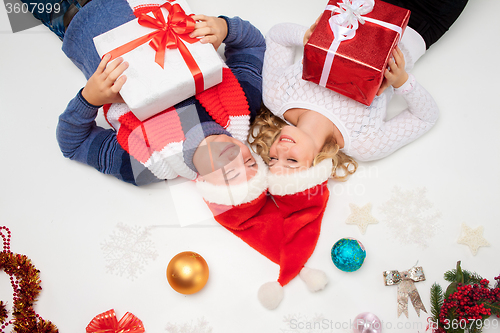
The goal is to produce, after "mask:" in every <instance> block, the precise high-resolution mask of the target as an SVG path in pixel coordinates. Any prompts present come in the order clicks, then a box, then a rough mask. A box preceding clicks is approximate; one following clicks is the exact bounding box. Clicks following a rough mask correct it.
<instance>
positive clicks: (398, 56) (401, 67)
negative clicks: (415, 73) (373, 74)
mask: <svg viewBox="0 0 500 333" xmlns="http://www.w3.org/2000/svg"><path fill="white" fill-rule="evenodd" d="M392 55H393V57H394V60H395V61H394V60H393V59H392V58H391V59H389V68H390V70H389V69H386V70H385V72H384V77H385V78H384V81H383V82H382V85H381V86H380V88H379V90H378V92H377V96H379V95H380V94H382V93H383V92H384V90H385V89H386V88H387V87H389V86H393V87H394V88H399V87H401V86H402V85H403V84H404V83H405V82H406V80H408V73H406V71H405V57H404V55H403V52H401V49H400V48H399V46H396V48H395V49H394V50H393V51H392Z"/></svg>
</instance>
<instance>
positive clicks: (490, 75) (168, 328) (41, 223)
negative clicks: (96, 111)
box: [0, 0, 500, 333]
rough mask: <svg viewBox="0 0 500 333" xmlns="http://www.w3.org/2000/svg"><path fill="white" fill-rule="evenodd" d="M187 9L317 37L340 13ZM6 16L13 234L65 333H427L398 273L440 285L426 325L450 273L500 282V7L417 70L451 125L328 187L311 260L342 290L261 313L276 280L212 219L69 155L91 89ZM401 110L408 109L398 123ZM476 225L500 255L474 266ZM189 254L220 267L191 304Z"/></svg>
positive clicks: (218, 4)
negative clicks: (183, 284)
mask: <svg viewBox="0 0 500 333" xmlns="http://www.w3.org/2000/svg"><path fill="white" fill-rule="evenodd" d="M189 3H190V5H191V8H192V9H193V11H195V12H198V13H205V14H208V15H217V14H225V15H228V16H235V15H238V16H241V17H243V18H245V19H247V20H249V21H251V22H252V23H253V24H254V25H255V26H257V27H258V28H259V29H261V31H262V32H263V33H264V34H265V33H266V32H267V31H268V30H269V28H270V27H271V26H272V25H273V24H275V23H279V22H285V21H289V22H296V23H301V24H304V25H309V24H310V23H311V22H313V21H314V19H315V18H316V17H317V16H318V15H319V13H320V12H321V11H322V10H323V8H324V6H325V4H326V1H319V0H313V1H308V2H304V1H297V0H289V1H284V0H274V1H265V0H255V1H251V2H249V1H245V2H243V1H232V0H213V1H206V0H204V1H202V0H190V2H189ZM0 8H1V9H0V45H1V46H0V49H1V51H0V110H1V111H0V112H1V116H2V120H1V122H0V156H1V161H2V162H1V164H0V187H1V192H0V225H6V226H8V227H9V228H10V229H11V231H12V247H11V248H12V251H13V252H16V253H22V254H26V255H27V256H28V257H29V258H30V259H31V260H32V261H33V263H34V264H35V265H36V267H37V268H38V269H39V270H40V272H41V273H40V276H41V279H42V287H43V291H42V293H41V294H40V297H39V300H38V303H37V305H36V308H35V309H36V311H37V312H38V313H39V314H40V315H41V316H42V317H44V318H45V319H49V320H51V321H52V322H53V323H55V324H56V325H57V326H58V327H59V330H60V332H62V333H67V332H84V330H85V327H86V325H87V324H88V323H89V322H90V320H91V319H92V318H93V317H94V316H95V315H97V314H99V313H101V312H104V311H106V310H109V309H111V308H114V309H115V311H116V312H117V315H118V317H121V316H122V315H123V314H125V312H127V311H129V312H132V313H134V314H135V315H137V316H138V317H139V318H140V319H142V321H143V322H144V325H145V327H146V331H147V332H152V333H159V332H169V333H172V332H178V333H187V332H190V333H193V332H197V333H204V332H215V333H229V332H242V333H247V332H249V333H255V332H265V333H267V332H272V333H275V332H276V333H277V332H300V333H306V332H352V329H350V328H346V327H347V326H346V325H347V324H348V323H349V322H350V321H351V320H353V319H354V317H355V316H356V315H358V314H359V313H361V312H365V311H370V312H374V313H375V314H377V315H378V316H379V318H380V319H381V320H382V321H383V322H384V332H415V333H416V332H423V331H425V326H426V319H427V315H426V314H425V313H422V315H421V316H420V317H417V315H416V313H415V311H414V309H413V308H412V306H411V305H410V307H409V318H408V319H407V318H405V317H404V316H401V317H399V318H397V313H396V309H397V303H396V289H397V288H396V287H385V286H384V284H383V278H382V272H383V271H384V270H393V269H398V270H406V269H409V268H410V267H411V266H413V265H414V264H415V263H416V262H417V261H418V265H420V266H422V267H423V268H424V271H425V275H426V277H427V280H426V281H423V282H419V283H417V284H416V286H417V289H418V290H419V292H420V295H421V296H422V299H423V301H424V304H425V306H426V308H427V310H428V312H430V311H429V310H430V303H429V289H430V287H431V285H432V284H433V283H434V282H439V283H441V285H442V286H443V287H446V285H447V283H446V282H445V281H444V279H443V273H444V272H445V271H446V270H449V269H453V268H454V267H455V264H456V262H457V261H458V260H461V261H462V267H463V268H464V269H468V270H472V271H476V272H477V273H479V274H481V275H483V276H484V277H486V278H488V279H490V280H493V277H495V276H498V275H499V274H500V264H499V260H498V251H499V246H500V244H499V242H500V240H499V235H500V223H499V222H500V210H499V208H498V207H499V203H500V176H499V175H500V172H499V169H498V168H499V165H500V156H499V148H500V134H499V133H500V131H499V127H500V110H499V107H498V99H499V98H500V95H499V88H500V87H499V85H498V83H497V81H498V77H499V76H500V70H499V67H498V56H499V53H500V43H499V38H498V35H499V33H500V26H499V25H498V22H497V21H498V20H497V15H498V14H497V13H498V12H500V1H497V0H474V1H470V3H469V4H468V5H467V8H466V9H465V11H464V13H463V14H462V16H461V17H460V18H459V19H458V21H457V22H456V23H455V25H454V26H453V27H452V29H451V30H450V31H449V32H448V33H447V34H446V35H445V36H444V37H443V38H442V39H441V40H440V41H439V42H438V43H437V44H436V45H434V46H433V47H432V48H431V50H429V51H428V52H427V54H426V55H424V57H423V58H421V59H420V61H419V62H418V63H417V65H416V67H415V68H414V70H413V73H414V75H415V76H416V78H417V80H418V81H419V82H420V83H421V84H422V85H423V86H424V87H426V88H427V89H428V90H429V91H430V92H431V94H432V95H433V96H434V98H435V99H436V101H437V103H438V105H439V108H440V111H441V116H440V119H439V121H438V123H437V125H436V126H435V127H434V128H433V129H432V130H431V131H430V132H429V133H428V134H426V135H425V136H424V137H422V138H421V139H419V140H418V141H416V142H414V143H412V144H410V145H409V146H407V147H405V148H403V149H401V150H400V151H398V152H396V153H395V154H393V155H392V156H390V157H388V158H386V159H384V160H381V161H377V162H373V163H365V164H361V165H360V170H359V171H358V173H357V174H356V175H355V176H354V177H352V178H351V179H350V180H349V181H348V182H346V183H341V184H339V183H335V182H331V183H330V190H331V193H332V195H331V199H330V202H329V206H328V207H327V210H326V213H325V216H324V219H323V227H322V234H321V236H320V239H319V242H318V245H317V247H316V251H315V252H314V254H313V255H312V257H311V258H310V260H309V262H308V266H310V267H314V268H320V269H323V270H324V271H325V272H326V274H327V275H328V277H329V279H330V283H329V284H328V286H327V288H326V289H325V290H324V291H321V292H319V293H317V294H311V293H310V292H309V291H307V289H306V287H305V285H304V284H303V282H302V281H301V280H300V279H299V278H296V279H294V280H293V281H292V282H291V283H290V284H289V285H287V286H286V287H285V297H284V299H283V302H282V303H281V305H280V306H279V307H278V308H277V309H276V310H274V311H268V310H265V309H264V308H262V307H261V306H260V304H259V303H258V301H257V297H256V294H257V290H258V288H259V287H260V285H261V284H263V283H265V282H268V281H272V280H275V279H276V278H277V275H278V267H277V266H276V265H275V264H273V263H271V262H270V261H268V260H267V259H266V258H264V257H263V256H261V255H260V254H258V253H257V252H255V251H254V250H252V249H250V248H249V247H248V246H247V245H245V244H244V243H243V242H241V241H240V240H239V239H237V238H236V237H235V236H233V235H232V234H230V233H229V232H227V231H226V230H225V229H223V228H222V227H219V226H218V225H217V224H215V223H214V222H213V220H211V219H208V220H203V221H202V222H201V223H198V224H190V225H187V226H184V227H181V226H180V223H181V221H180V219H179V214H178V212H179V211H180V209H179V207H180V206H179V204H178V201H174V199H173V198H172V193H174V194H175V193H177V192H178V191H177V187H176V186H173V185H172V184H170V185H168V184H166V183H159V184H155V185H153V186H148V187H144V188H136V187H133V186H130V185H127V184H125V183H122V182H120V181H118V180H116V179H114V178H112V177H109V176H105V175H102V174H100V173H98V172H97V171H95V170H94V169H92V168H90V167H87V166H85V165H81V164H78V163H76V162H73V161H70V160H67V159H65V158H63V156H62V154H61V153H60V151H59V148H58V145H57V142H56V139H55V128H56V124H57V117H58V115H59V114H60V113H61V112H62V111H63V110H64V108H65V106H66V104H67V103H68V101H69V100H70V99H72V98H73V97H74V95H75V94H76V92H77V91H78V90H79V89H80V88H81V87H82V86H83V85H84V84H85V79H84V77H83V75H82V74H81V73H80V72H79V71H78V69H77V68H76V67H75V66H74V65H73V64H72V63H71V61H69V60H68V59H67V58H66V57H65V55H64V54H63V52H62V51H61V50H60V48H61V42H60V41H59V40H58V39H57V37H55V35H53V34H52V33H50V32H49V31H48V30H47V29H46V28H45V27H43V26H38V27H35V28H33V29H30V30H28V31H25V32H21V33H16V34H13V33H12V32H11V30H10V26H9V23H8V18H7V14H6V11H5V7H4V6H0ZM403 107H404V104H402V102H401V101H398V100H396V101H394V102H393V104H392V105H391V114H395V113H396V112H397V111H398V110H400V109H402V108H403ZM99 121H100V122H101V123H102V124H103V119H102V117H101V118H99ZM397 189H399V191H400V192H397V191H398V190H397ZM176 191H177V192H176ZM398 193H399V194H398ZM193 196H196V194H195V193H193ZM175 198H178V197H177V195H175ZM408 198H410V199H414V200H417V201H416V202H417V204H416V205H414V206H411V204H410V201H409V200H410V199H408ZM192 201H193V202H195V203H196V202H197V201H199V199H197V200H194V199H193V200H192ZM350 203H353V204H356V205H358V206H364V205H365V204H368V203H372V205H373V209H372V214H373V216H374V217H375V218H376V219H378V220H379V223H378V224H375V225H370V226H369V227H368V230H367V232H366V234H365V235H362V234H361V233H360V231H359V230H358V228H357V227H356V226H351V225H346V224H345V221H346V219H347V217H348V216H349V214H350V208H349V204H350ZM176 207H177V209H176ZM391 207H392V208H391ZM193 218H194V217H193ZM391 218H396V219H398V220H399V221H400V223H399V224H397V225H396V226H395V225H394V224H391V223H390V219H391ZM462 223H466V224H467V225H468V226H470V227H472V228H477V227H479V226H484V237H485V238H486V240H487V241H488V242H489V243H490V246H489V247H481V248H480V249H479V251H478V253H477V255H475V256H473V255H472V254H471V251H470V250H469V248H468V247H467V246H465V245H461V244H457V239H458V238H459V236H460V230H461V225H462ZM406 235H410V236H409V238H408V239H407V240H404V238H403V237H404V236H406ZM342 237H353V238H357V239H359V240H360V241H361V242H362V243H363V244H364V245H365V247H366V249H367V258H366V261H365V263H364V265H363V266H362V267H361V269H359V270H358V271H356V272H354V273H344V272H342V271H340V270H338V269H337V268H336V267H335V266H334V265H333V263H332V261H331V259H330V249H331V247H332V245H333V244H334V243H335V242H336V241H337V240H338V239H340V238H342ZM182 251H195V252H198V253H199V254H201V255H202V256H203V257H204V258H205V259H206V261H207V262H208V265H209V267H210V278H209V281H208V283H207V285H206V287H205V288H204V289H203V290H202V291H201V292H199V293H197V294H194V295H191V296H184V295H181V294H178V293H177V292H175V291H174V290H173V289H172V288H170V286H169V285H168V283H167V281H166V278H165V269H166V266H167V264H168V262H169V260H170V259H171V258H172V257H173V256H174V255H175V254H177V253H179V252H182ZM11 297H12V291H11V289H10V283H9V280H8V276H7V274H1V275H0V299H2V300H3V301H4V302H7V303H8V304H9V305H10V304H12V299H11ZM318 320H320V323H321V325H319V324H316V326H314V322H315V321H318ZM495 320H496V321H497V322H496V324H497V325H500V323H499V322H498V320H499V319H498V318H496V319H493V321H495ZM342 325H343V327H344V328H343V329H342V328H340V329H338V328H339V327H340V326H342ZM497 327H498V326H497ZM499 331H500V328H497V329H493V328H490V329H489V330H485V332H499Z"/></svg>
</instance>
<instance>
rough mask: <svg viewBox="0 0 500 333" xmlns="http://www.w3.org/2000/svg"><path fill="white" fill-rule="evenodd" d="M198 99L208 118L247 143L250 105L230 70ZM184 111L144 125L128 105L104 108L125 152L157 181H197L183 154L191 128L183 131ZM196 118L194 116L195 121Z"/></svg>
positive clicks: (165, 114) (165, 113)
mask: <svg viewBox="0 0 500 333" xmlns="http://www.w3.org/2000/svg"><path fill="white" fill-rule="evenodd" d="M196 99H197V100H198V101H199V103H200V104H201V106H202V107H203V109H204V110H205V111H206V112H207V113H208V115H209V116H210V117H211V118H212V119H213V120H214V121H215V122H216V123H218V124H219V125H220V126H221V127H223V128H224V129H225V130H226V131H228V132H229V133H230V134H231V135H232V136H233V137H235V138H236V139H238V140H240V141H242V142H244V141H245V140H246V138H247V135H248V131H249V128H250V111H249V107H248V102H247V99H246V97H245V94H244V92H243V89H242V88H241V86H240V85H239V83H238V80H237V79H236V77H235V76H234V75H233V73H232V72H231V70H230V69H229V68H224V69H223V81H222V83H220V84H218V85H217V86H214V87H212V88H210V89H208V90H206V91H204V92H202V93H200V94H198V95H197V96H196ZM193 103H195V100H194V99H193ZM185 107H186V106H185V105H184V106H183V108H185ZM180 111H182V110H181V109H177V108H176V107H171V108H169V109H167V110H165V111H162V112H161V113H159V114H157V115H155V116H153V117H151V118H149V119H146V120H145V121H140V120H139V119H137V117H136V116H135V115H134V114H133V113H132V112H131V111H130V109H129V108H128V107H127V105H126V104H123V103H115V104H112V105H105V106H104V116H105V118H106V120H107V121H108V123H109V124H110V125H111V126H112V127H113V128H114V129H115V130H116V131H117V140H118V142H119V143H120V145H121V146H122V148H123V149H125V150H126V151H127V152H128V153H129V154H130V155H132V156H134V158H135V159H137V160H138V161H139V162H141V163H142V164H143V165H144V166H146V167H147V168H148V169H150V170H151V172H153V174H154V175H155V176H156V177H158V178H160V179H172V178H176V177H177V176H182V177H185V178H188V179H195V178H196V176H197V174H196V173H195V172H194V171H193V170H191V169H190V168H189V167H188V166H187V165H186V163H185V162H184V157H183V154H182V152H183V143H184V141H185V140H186V133H187V131H189V129H190V128H188V127H186V126H184V127H183V123H182V121H181V117H180V116H179V112H180ZM196 116H197V114H193V117H196Z"/></svg>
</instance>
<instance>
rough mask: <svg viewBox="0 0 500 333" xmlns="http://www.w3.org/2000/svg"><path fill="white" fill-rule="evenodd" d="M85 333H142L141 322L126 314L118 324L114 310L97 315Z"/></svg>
mask: <svg viewBox="0 0 500 333" xmlns="http://www.w3.org/2000/svg"><path fill="white" fill-rule="evenodd" d="M86 332H87V333H144V332H145V330H144V325H143V324H142V321H141V320H140V319H139V318H137V317H136V316H134V315H133V314H131V313H130V312H127V313H126V314H125V315H124V316H123V317H122V319H120V321H119V322H118V321H117V320H116V314H115V310H113V309H111V310H109V311H106V312H104V313H101V314H100V315H97V316H95V317H94V319H92V321H91V322H90V324H88V326H87V329H86Z"/></svg>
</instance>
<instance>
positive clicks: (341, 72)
mask: <svg viewBox="0 0 500 333" xmlns="http://www.w3.org/2000/svg"><path fill="white" fill-rule="evenodd" d="M373 3H374V1H373V0H343V1H338V0H331V1H329V2H328V6H327V7H326V10H325V12H324V13H323V15H322V16H321V19H320V21H319V22H318V25H317V27H316V29H315V30H314V32H313V34H312V35H311V38H310V39H309V41H308V42H307V44H306V45H305V47H304V61H303V64H304V65H303V66H304V68H303V74H302V78H303V79H304V80H308V81H312V82H315V83H317V84H319V85H322V86H324V87H326V88H328V89H331V90H333V91H336V92H338V93H339V94H342V95H344V96H347V97H349V98H352V99H354V100H356V101H358V102H360V103H363V104H365V105H370V104H371V102H372V101H373V99H374V98H375V95H376V94H377V91H378V89H379V87H380V85H381V83H382V80H383V78H384V71H385V69H386V68H387V64H388V61H389V59H390V58H391V57H392V50H393V49H394V48H395V47H396V45H397V44H398V42H399V40H400V38H401V35H402V33H403V32H404V29H405V28H406V25H407V24H408V20H409V18H410V11H409V10H407V9H404V8H401V7H397V6H394V5H391V4H388V3H386V2H383V1H377V2H375V3H374V5H373ZM360 4H362V6H361V7H362V8H360ZM372 5H373V9H372V10H371V11H369V10H370V7H371V6H372ZM368 11H369V12H368ZM366 12H367V13H366ZM337 15H342V16H337ZM334 16H336V17H334ZM346 17H347V18H348V20H350V21H349V23H347V24H346V23H344V24H340V25H339V24H335V22H337V23H338V22H345V20H344V19H345V18H346ZM363 21H364V24H362V23H363ZM358 22H361V23H358ZM349 24H350V25H349ZM345 25H347V26H348V27H344V26H345ZM353 26H354V27H353ZM356 26H358V27H357V29H355V28H356ZM332 27H333V28H332ZM332 29H333V31H335V32H333V31H332ZM397 31H398V32H397ZM334 35H335V36H336V37H337V39H335V38H334ZM353 35H354V36H353ZM348 38H351V39H348Z"/></svg>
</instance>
